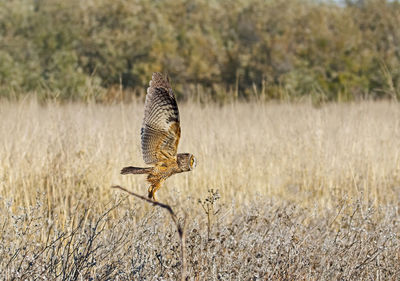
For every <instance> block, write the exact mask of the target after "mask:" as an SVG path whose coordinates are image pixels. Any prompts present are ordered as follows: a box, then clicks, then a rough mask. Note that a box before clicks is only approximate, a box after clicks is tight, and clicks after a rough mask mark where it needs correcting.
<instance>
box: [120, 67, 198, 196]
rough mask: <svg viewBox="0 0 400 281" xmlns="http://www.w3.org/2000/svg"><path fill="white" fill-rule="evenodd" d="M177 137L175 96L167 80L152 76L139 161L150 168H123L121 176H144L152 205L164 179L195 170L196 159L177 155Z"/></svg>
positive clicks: (145, 109) (177, 119)
mask: <svg viewBox="0 0 400 281" xmlns="http://www.w3.org/2000/svg"><path fill="white" fill-rule="evenodd" d="M180 136H181V127H180V122H179V111H178V105H177V103H176V99H175V95H174V93H173V91H172V89H171V86H170V84H169V81H168V78H167V77H164V76H163V75H162V74H161V73H157V72H155V73H153V76H152V79H151V81H150V85H149V87H148V88H147V95H146V102H145V105H144V118H143V124H142V128H141V141H142V155H143V160H144V162H145V163H146V164H148V165H153V166H152V167H147V168H139V167H125V168H123V169H122V170H121V174H123V175H126V174H147V181H148V182H149V183H150V187H149V189H148V196H149V198H150V199H153V200H154V201H156V197H155V193H156V191H157V190H158V189H159V188H160V187H161V185H162V183H163V182H164V181H165V180H166V179H167V178H169V177H170V176H172V175H174V174H177V173H182V172H188V171H191V170H193V169H194V168H195V167H196V158H195V157H194V156H193V155H192V154H190V153H177V149H178V144H179V139H180Z"/></svg>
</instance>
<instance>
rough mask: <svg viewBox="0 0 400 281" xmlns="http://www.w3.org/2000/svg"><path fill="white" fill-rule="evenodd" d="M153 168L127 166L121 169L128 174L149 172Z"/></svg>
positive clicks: (122, 172) (123, 173)
mask: <svg viewBox="0 0 400 281" xmlns="http://www.w3.org/2000/svg"><path fill="white" fill-rule="evenodd" d="M152 170H153V168H138V167H132V166H130V167H125V168H123V169H122V170H121V174H122V175H126V174H148V173H150V172H151V171H152Z"/></svg>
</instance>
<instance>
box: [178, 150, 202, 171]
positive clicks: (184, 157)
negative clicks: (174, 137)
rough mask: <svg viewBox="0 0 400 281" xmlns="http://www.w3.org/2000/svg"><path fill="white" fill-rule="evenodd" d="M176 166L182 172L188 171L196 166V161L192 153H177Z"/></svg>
mask: <svg viewBox="0 0 400 281" xmlns="http://www.w3.org/2000/svg"><path fill="white" fill-rule="evenodd" d="M177 161H178V166H179V168H180V169H181V170H182V172H188V171H191V170H193V169H194V168H196V165H197V161H196V158H195V157H194V156H193V154H190V153H179V154H178V155H177Z"/></svg>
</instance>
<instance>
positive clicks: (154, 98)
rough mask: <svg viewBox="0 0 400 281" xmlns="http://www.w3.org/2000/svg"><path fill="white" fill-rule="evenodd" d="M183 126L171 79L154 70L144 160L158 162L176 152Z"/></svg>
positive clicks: (144, 128)
mask: <svg viewBox="0 0 400 281" xmlns="http://www.w3.org/2000/svg"><path fill="white" fill-rule="evenodd" d="M180 136H181V127H180V124H179V111H178V105H177V104H176V99H175V96H174V93H173V92H172V89H171V86H170V85H169V82H168V79H167V78H165V77H164V76H163V75H162V74H161V73H153V76H152V79H151V81H150V86H149V87H148V88H147V95H146V102H145V108H144V119H143V125H142V129H141V137H142V153H143V160H144V162H145V163H146V164H155V163H157V162H160V161H164V160H166V159H170V158H172V157H175V156H176V153H177V149H178V143H179V138H180Z"/></svg>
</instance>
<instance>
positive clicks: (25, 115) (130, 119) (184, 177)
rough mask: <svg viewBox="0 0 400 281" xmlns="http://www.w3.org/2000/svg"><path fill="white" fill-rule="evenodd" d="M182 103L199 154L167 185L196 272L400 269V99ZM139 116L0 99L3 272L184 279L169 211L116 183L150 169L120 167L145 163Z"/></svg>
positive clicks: (331, 274)
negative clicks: (131, 171) (191, 167)
mask: <svg viewBox="0 0 400 281" xmlns="http://www.w3.org/2000/svg"><path fill="white" fill-rule="evenodd" d="M180 111H181V120H182V124H181V126H182V138H181V144H180V147H179V148H180V149H179V150H180V151H181V152H191V153H193V154H194V155H196V156H197V158H198V162H199V163H198V167H197V168H196V170H195V171H193V172H191V173H186V174H180V175H176V176H174V177H172V178H170V179H169V180H168V181H167V182H166V185H165V186H164V187H163V188H162V189H161V190H160V191H159V192H158V199H159V200H160V201H161V202H166V203H168V204H170V205H171V206H172V207H173V208H174V210H175V211H176V212H178V216H179V217H182V216H183V215H182V212H186V213H188V216H189V217H190V220H189V223H188V226H187V255H188V261H187V267H188V273H189V276H190V277H191V278H193V279H196V278H198V280H205V279H210V280H212V279H213V278H217V277H218V276H219V277H220V278H221V279H223V280H230V279H231V280H237V279H240V280H250V278H251V277H254V280H256V279H257V278H273V279H277V280H294V279H298V280H303V279H307V280H313V279H314V280H333V279H339V278H344V279H346V278H347V279H363V280H366V279H374V280H379V278H380V279H381V280H390V279H391V278H392V279H393V280H394V279H395V278H396V276H398V274H399V273H400V272H399V266H398V264H399V260H400V256H399V250H400V249H399V244H400V243H399V239H398V237H397V236H396V233H399V231H400V229H399V223H400V219H399V211H398V202H399V198H400V108H399V106H398V104H395V103H387V102H379V103H372V102H363V103H357V104H346V105H343V104H342V105H338V104H331V105H326V106H323V107H321V108H313V107H312V106H310V105H308V104H299V105H287V104H282V105H278V104H255V103H250V104H243V103H238V104H231V105H225V106H222V107H220V106H217V105H204V106H201V105H198V104H195V103H188V104H181V105H180ZM142 115H143V105H142V104H141V103H138V104H131V105H123V104H119V105H109V106H105V105H83V104H67V105H63V106H61V105H57V104H48V105H46V106H40V105H38V104H37V103H36V102H35V101H25V102H19V103H12V102H7V101H2V103H1V105H0V117H1V119H0V155H1V159H0V161H1V162H0V196H1V201H0V211H1V213H2V217H1V221H0V223H1V224H0V227H2V229H3V232H4V234H2V235H0V242H1V243H0V245H1V247H0V260H1V262H0V272H2V273H1V274H3V275H2V276H1V277H2V279H13V278H21V279H23V278H28V279H29V278H32V279H34V278H45V277H47V278H50V279H65V280H66V279H68V280H76V279H79V278H83V279H89V278H94V279H107V278H111V279H115V278H117V277H119V278H120V279H139V280H140V279H151V278H153V277H158V278H164V279H177V278H178V276H179V272H180V270H179V268H180V262H179V256H180V254H179V251H180V250H179V239H178V238H177V235H176V234H175V233H174V226H173V223H172V222H171V220H170V219H169V217H168V216H167V214H166V213H165V212H163V211H162V210H157V209H153V208H152V207H151V206H147V205H144V204H143V203H142V202H140V201H137V200H136V199H134V198H127V197H126V195H124V194H122V193H121V192H118V191H116V190H113V189H111V188H110V186H112V185H116V184H118V185H122V186H125V187H128V188H129V189H131V190H132V191H134V192H136V193H140V194H144V195H145V194H146V191H147V186H146V183H145V177H144V176H121V175H119V170H120V169H121V168H122V167H124V166H126V165H133V164H134V165H143V161H142V159H141V155H140V137H139V131H140V126H141V119H142ZM211 188H213V189H218V190H219V195H220V197H221V198H220V199H219V200H216V201H214V202H213V203H212V206H211V207H212V208H211V209H212V212H211V218H210V217H208V216H207V214H205V212H204V210H205V209H203V208H202V206H201V204H199V203H198V200H199V199H201V200H203V201H202V202H203V203H204V202H206V201H204V198H206V197H207V196H208V190H209V189H211ZM214 207H215V208H214ZM218 210H219V211H218ZM210 224H211V225H210ZM207 229H209V231H207ZM208 232H211V233H208ZM208 236H210V237H208ZM196 276H197V277H196ZM195 277H196V278H195ZM252 280H253V279H252Z"/></svg>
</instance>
